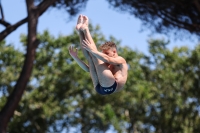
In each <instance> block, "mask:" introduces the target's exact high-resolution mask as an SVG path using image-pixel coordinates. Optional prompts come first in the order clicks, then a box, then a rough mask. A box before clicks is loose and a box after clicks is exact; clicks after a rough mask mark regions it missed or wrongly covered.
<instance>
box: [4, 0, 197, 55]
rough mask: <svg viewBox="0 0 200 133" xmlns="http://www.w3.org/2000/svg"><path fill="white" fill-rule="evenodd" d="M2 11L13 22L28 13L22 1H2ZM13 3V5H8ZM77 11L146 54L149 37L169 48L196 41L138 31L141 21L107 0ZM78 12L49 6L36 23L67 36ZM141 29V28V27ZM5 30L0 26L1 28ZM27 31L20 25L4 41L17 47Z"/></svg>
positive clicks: (41, 28) (107, 33) (40, 29)
mask: <svg viewBox="0 0 200 133" xmlns="http://www.w3.org/2000/svg"><path fill="white" fill-rule="evenodd" d="M1 2H2V5H3V10H4V16H5V20H6V21H8V22H10V23H11V24H14V23H16V22H18V21H19V20H21V19H23V18H25V17H26V16H27V12H26V4H25V0H1ZM10 3H12V4H10ZM80 14H84V15H87V16H88V18H89V20H90V22H91V23H92V25H93V26H96V25H100V27H101V32H102V33H103V34H104V35H105V36H106V37H109V36H110V35H112V36H114V37H115V38H116V39H117V40H121V45H122V46H129V47H131V48H132V49H133V50H138V51H140V52H143V53H148V43H147V40H148V39H150V38H157V39H161V38H165V39H169V40H170V42H171V43H170V44H169V46H168V47H169V48H170V49H172V48H173V47H175V46H178V47H179V46H183V45H184V46H188V47H190V48H194V47H195V45H196V44H197V43H198V41H197V40H194V41H193V42H191V41H190V40H184V41H180V40H178V41H175V40H174V38H173V37H171V38H169V37H166V36H165V35H162V34H154V35H152V34H151V31H150V30H149V29H145V30H143V31H142V32H141V29H142V23H141V21H140V20H139V19H137V18H135V17H134V16H133V15H129V14H128V13H120V12H117V11H115V10H113V8H111V7H110V6H109V4H108V2H107V1H106V0H89V1H88V3H87V5H86V8H85V9H84V10H83V11H81V12H80ZM77 18H78V15H77V16H76V17H74V18H73V19H71V20H69V18H68V14H67V13H66V12H64V11H63V10H57V9H52V10H48V11H47V12H45V13H44V14H43V15H42V16H41V17H40V18H39V23H38V32H43V31H44V30H49V32H50V33H51V34H52V35H54V36H58V35H60V34H62V35H69V34H71V33H72V31H73V30H74V28H75V25H76V21H77ZM143 28H144V27H143ZM3 29H4V27H3V26H0V31H2V30H3ZM22 33H24V34H27V24H24V25H22V26H21V27H19V28H18V29H17V30H16V31H14V32H13V33H11V34H10V35H9V36H7V38H6V42H7V43H12V44H14V45H15V47H17V48H20V47H21V44H20V41H19V37H20V34H22Z"/></svg>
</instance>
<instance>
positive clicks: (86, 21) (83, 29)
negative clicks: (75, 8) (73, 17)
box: [80, 15, 89, 31]
mask: <svg viewBox="0 0 200 133" xmlns="http://www.w3.org/2000/svg"><path fill="white" fill-rule="evenodd" d="M88 25H89V19H88V17H87V16H85V15H83V23H82V25H81V27H80V30H82V31H85V30H86V29H88Z"/></svg>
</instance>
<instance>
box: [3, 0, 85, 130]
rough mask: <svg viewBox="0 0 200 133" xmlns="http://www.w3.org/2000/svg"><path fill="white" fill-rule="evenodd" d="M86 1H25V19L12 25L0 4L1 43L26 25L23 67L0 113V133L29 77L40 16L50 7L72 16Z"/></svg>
mask: <svg viewBox="0 0 200 133" xmlns="http://www.w3.org/2000/svg"><path fill="white" fill-rule="evenodd" d="M86 1H87V0H78V1H73V0H68V1H64V0H35V1H34V0H26V6H27V17H25V18H24V19H22V20H20V21H19V22H17V23H15V24H13V25H11V24H10V23H9V22H8V21H6V20H5V17H4V13H3V6H2V5H1V3H0V13H1V19H0V24H1V25H3V26H5V30H3V31H2V32H1V33H0V41H3V39H4V38H5V37H6V36H8V35H9V34H10V33H12V32H13V31H14V30H16V29H17V28H18V27H19V26H21V25H22V24H24V23H28V27H27V29H28V36H27V48H26V49H27V51H26V55H25V59H24V64H23V65H22V66H23V67H22V70H21V73H20V76H19V78H18V80H17V82H16V84H15V87H14V90H13V91H12V93H11V94H10V95H9V96H8V99H7V100H6V103H5V105H4V106H3V108H2V109H1V111H0V119H1V121H0V132H2V133H4V132H6V127H7V124H8V122H9V120H10V119H11V117H12V116H13V114H14V110H15V109H16V107H17V105H18V103H19V101H20V99H21V97H22V95H23V92H24V90H25V88H26V85H27V83H28V81H29V78H30V76H31V72H32V68H33V62H34V60H35V50H36V48H37V47H38V44H39V40H38V39H37V23H38V19H39V17H40V15H42V14H43V13H44V12H45V11H46V10H47V9H48V8H49V7H51V6H52V7H53V6H54V7H58V8H60V7H64V8H66V11H67V12H68V13H69V14H70V15H74V14H76V13H77V12H78V11H79V9H81V8H80V7H82V6H83V5H84V4H85V2H86Z"/></svg>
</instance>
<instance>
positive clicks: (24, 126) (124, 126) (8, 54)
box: [0, 26, 200, 133]
mask: <svg viewBox="0 0 200 133" xmlns="http://www.w3.org/2000/svg"><path fill="white" fill-rule="evenodd" d="M90 29H91V33H92V36H93V37H94V40H95V43H96V44H102V43H103V42H105V41H106V40H113V41H114V42H116V43H117V45H118V48H119V49H118V50H119V54H120V55H122V56H123V57H124V58H125V59H126V60H127V63H128V65H129V73H128V74H129V75H128V80H127V83H126V86H125V87H124V90H122V91H121V92H119V93H116V94H113V95H110V96H106V97H105V96H100V95H98V94H97V93H96V92H95V90H94V89H93V85H92V81H91V78H90V76H89V73H87V72H84V71H83V70H82V69H81V68H79V67H78V65H77V64H76V63H75V61H74V60H73V59H72V58H71V57H70V55H69V54H68V49H67V48H68V46H69V45H71V44H74V45H75V46H78V44H79V42H78V41H79V39H78V35H77V32H75V31H74V32H73V33H72V34H71V35H68V36H59V37H58V38H55V37H53V36H51V35H50V34H49V33H48V32H47V31H45V32H44V33H42V34H39V35H38V39H39V40H40V45H39V47H38V49H37V51H36V52H37V53H36V60H35V62H34V69H33V74H32V76H31V80H30V82H29V84H28V86H27V88H26V90H25V93H24V95H23V97H22V100H21V102H20V104H19V106H18V107H17V109H16V110H15V112H14V114H15V115H14V117H13V118H12V120H11V122H10V123H9V126H8V132H16V133H21V132H29V133H34V132H61V131H63V130H65V131H67V132H68V131H69V130H70V129H71V128H74V129H76V132H105V131H107V130H109V128H110V127H114V130H116V131H118V132H129V133H132V132H147V133H152V132H155V133H160V132H161V133H163V132H177V133H182V132H185V133H190V132H199V131H200V129H199V124H200V116H199V112H200V111H199V104H200V103H199V94H200V91H199V87H200V86H199V79H200V71H199V70H200V68H199V67H200V66H199V62H198V60H199V57H200V56H199V54H200V52H199V49H200V45H197V46H196V48H195V49H194V50H190V49H188V48H187V47H180V48H176V47H175V48H174V49H173V50H169V49H167V44H168V42H165V41H163V40H150V41H149V52H150V55H148V56H147V55H144V54H142V53H139V52H137V51H134V50H132V49H131V48H129V47H122V46H120V41H118V40H116V39H115V38H114V37H110V38H109V39H105V37H104V36H103V34H102V33H101V32H99V27H95V28H93V27H92V26H90ZM21 41H22V43H23V44H24V46H26V45H27V40H26V36H22V38H21ZM0 46H1V49H0V53H4V54H1V57H0V58H1V59H2V61H1V63H0V64H1V65H0V70H1V71H0V74H1V76H4V75H9V76H4V77H5V79H4V80H1V81H0V85H1V86H0V87H1V88H4V93H3V96H2V97H1V98H0V107H3V105H4V104H5V102H6V97H7V96H8V95H9V94H10V93H11V92H12V87H13V86H12V85H13V81H15V80H16V78H17V76H14V75H13V73H15V74H16V75H19V74H20V69H19V68H20V66H21V65H22V64H23V60H24V57H23V53H22V52H20V51H18V50H15V49H13V47H12V46H9V45H5V42H2V43H1V45H0ZM79 57H80V58H81V59H85V58H84V56H83V54H82V52H81V51H80V52H79ZM17 68H18V69H17ZM191 125H192V126H191Z"/></svg>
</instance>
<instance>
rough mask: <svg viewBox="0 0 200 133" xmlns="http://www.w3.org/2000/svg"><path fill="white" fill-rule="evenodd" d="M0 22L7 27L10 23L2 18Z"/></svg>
mask: <svg viewBox="0 0 200 133" xmlns="http://www.w3.org/2000/svg"><path fill="white" fill-rule="evenodd" d="M0 24H2V25H4V26H5V27H8V26H10V25H11V24H10V23H8V22H6V21H4V20H3V19H0Z"/></svg>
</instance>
